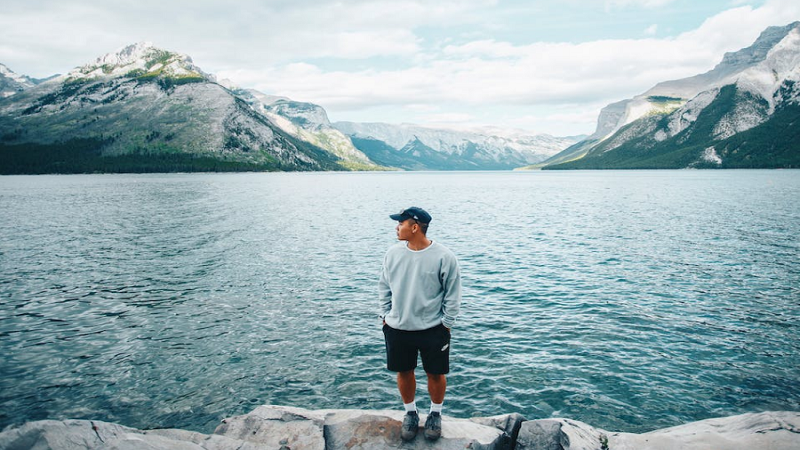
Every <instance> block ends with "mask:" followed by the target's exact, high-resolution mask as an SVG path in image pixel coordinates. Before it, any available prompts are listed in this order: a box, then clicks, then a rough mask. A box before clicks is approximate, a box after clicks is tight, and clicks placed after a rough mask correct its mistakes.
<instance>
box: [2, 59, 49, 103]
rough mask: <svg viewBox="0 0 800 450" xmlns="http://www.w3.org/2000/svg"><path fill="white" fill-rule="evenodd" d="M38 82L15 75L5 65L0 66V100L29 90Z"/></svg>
mask: <svg viewBox="0 0 800 450" xmlns="http://www.w3.org/2000/svg"><path fill="white" fill-rule="evenodd" d="M39 82H40V80H36V79H33V78H30V77H27V76H25V75H19V74H16V73H14V71H13V70H11V69H9V68H8V67H6V66H5V65H3V64H0V98H5V97H10V96H12V95H14V94H16V93H17V92H22V91H24V90H25V89H30V88H32V87H34V86H36V85H37V84H39Z"/></svg>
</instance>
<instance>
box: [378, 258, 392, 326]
mask: <svg viewBox="0 0 800 450" xmlns="http://www.w3.org/2000/svg"><path fill="white" fill-rule="evenodd" d="M378 300H379V302H380V310H379V311H380V317H381V319H383V318H384V317H386V315H387V314H389V311H391V310H392V288H391V286H389V278H388V276H387V274H386V262H385V261H384V264H383V267H382V268H381V278H380V281H378Z"/></svg>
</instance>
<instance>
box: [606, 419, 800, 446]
mask: <svg viewBox="0 0 800 450" xmlns="http://www.w3.org/2000/svg"><path fill="white" fill-rule="evenodd" d="M608 447H609V449H610V450H640V449H641V450H672V449H684V448H685V449H692V450H718V449H725V450H752V449H769V450H797V449H800V412H792V411H779V412H762V413H757V414H742V415H739V416H731V417H722V418H717V419H707V420H701V421H699V422H692V423H688V424H685V425H679V426H676V427H671V428H664V429H662V430H656V431H651V432H649V433H643V434H631V433H609V435H608Z"/></svg>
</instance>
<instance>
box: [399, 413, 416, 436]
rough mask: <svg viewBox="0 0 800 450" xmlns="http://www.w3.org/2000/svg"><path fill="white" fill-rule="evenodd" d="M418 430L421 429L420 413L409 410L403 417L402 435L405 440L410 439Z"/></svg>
mask: <svg viewBox="0 0 800 450" xmlns="http://www.w3.org/2000/svg"><path fill="white" fill-rule="evenodd" d="M417 431H419V414H417V413H416V412H407V413H406V416H405V417H404V418H403V426H402V427H400V437H401V438H402V439H403V440H404V441H410V440H412V439H414V438H415V437H416V436H417Z"/></svg>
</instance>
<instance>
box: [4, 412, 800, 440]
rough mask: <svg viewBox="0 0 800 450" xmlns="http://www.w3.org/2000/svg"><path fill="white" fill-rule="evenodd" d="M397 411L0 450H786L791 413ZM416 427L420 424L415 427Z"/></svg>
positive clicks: (56, 435) (37, 425) (56, 436)
mask: <svg viewBox="0 0 800 450" xmlns="http://www.w3.org/2000/svg"><path fill="white" fill-rule="evenodd" d="M403 414H404V413H403V412H402V411H363V410H317V411H314V410H307V409H302V408H293V407H284V406H271V405H266V406H260V407H258V408H256V409H255V410H254V411H252V412H251V413H249V414H246V415H243V416H237V417H232V418H229V419H225V420H223V421H222V423H221V424H220V425H219V426H218V427H217V429H216V430H215V431H214V433H213V434H210V435H206V434H202V433H197V432H193V431H186V430H176V429H156V430H137V429H133V428H128V427H124V426H122V425H117V424H112V423H106V422H99V421H90V420H64V421H52V420H44V421H37V422H30V423H27V424H24V425H22V426H20V427H17V428H10V429H7V430H5V431H3V432H2V433H0V449H8V450H10V449H15V450H17V449H18V450H23V449H37V450H46V449H53V450H79V449H101V448H102V449H108V448H112V449H187V450H190V449H191V450H200V449H207V450H212V449H213V450H251V449H252V450H255V449H274V450H312V449H313V450H339V449H347V450H359V449H382V448H408V449H414V448H418V449H443V450H461V449H464V448H467V449H473V450H479V449H480V450H512V449H519V450H539V449H541V450H633V449H637V450H648V449H652V450H667V449H687V450H712V449H714V450H720V449H725V450H739V449H741V450H745V449H746V450H751V449H771V450H794V449H797V448H800V412H788V411H784V412H762V413H758V414H743V415H739V416H733V417H726V418H720V419H708V420H703V421H700V422H694V423H690V424H686V425H681V426H677V427H672V428H667V429H663V430H656V431H652V432H649V433H643V434H632V433H617V432H610V431H605V430H601V429H599V428H594V427H592V426H590V425H587V424H585V423H582V422H578V421H575V420H570V419H542V420H525V418H524V417H522V416H520V415H519V414H506V415H500V416H493V417H478V418H472V419H457V418H453V417H447V416H445V417H444V420H443V425H442V437H441V439H439V440H438V441H436V442H433V443H432V442H428V441H426V440H425V438H424V437H423V436H422V433H420V434H418V435H417V438H416V439H415V440H414V441H412V442H407V443H406V442H403V441H402V440H401V439H400V425H401V423H402V419H403ZM421 422H422V423H424V417H422V420H421Z"/></svg>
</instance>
